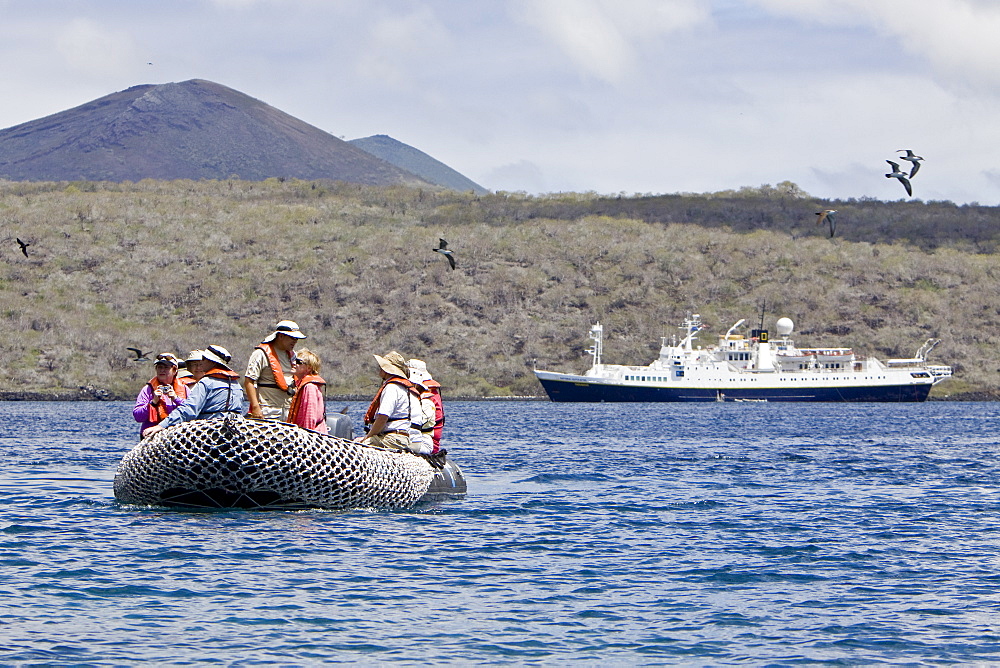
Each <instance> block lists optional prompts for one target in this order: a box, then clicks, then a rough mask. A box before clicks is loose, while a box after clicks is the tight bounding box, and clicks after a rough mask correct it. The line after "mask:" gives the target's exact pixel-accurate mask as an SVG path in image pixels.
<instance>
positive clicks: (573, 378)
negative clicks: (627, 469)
mask: <svg viewBox="0 0 1000 668" xmlns="http://www.w3.org/2000/svg"><path fill="white" fill-rule="evenodd" d="M744 322H745V321H743V320H740V321H739V322H737V323H736V324H735V325H733V326H732V327H730V328H729V330H728V331H727V332H726V333H725V334H723V335H721V336H719V337H718V342H717V343H716V344H715V345H710V346H707V347H702V346H700V345H696V343H695V342H696V339H697V336H698V333H699V331H701V330H702V329H703V325H702V322H701V318H700V316H699V315H697V314H695V315H693V316H690V317H688V318H686V319H685V320H684V323H683V324H682V325H681V327H680V329H681V332H682V334H681V336H680V339H679V340H678V337H677V336H673V337H663V339H662V340H661V347H660V354H659V357H658V358H657V359H655V360H654V361H653V362H651V363H650V364H648V365H646V366H625V365H618V364H604V363H603V362H602V360H601V356H602V354H603V346H604V341H603V337H604V328H603V327H602V326H601V324H600V323H597V324H596V325H594V326H593V327H592V328H591V330H590V338H591V340H593V345H592V346H591V347H590V348H589V349H588V352H589V353H590V354H591V355H592V357H593V364H592V366H591V368H590V369H589V370H588V371H586V372H585V373H584V374H583V375H574V374H561V373H556V372H551V371H542V370H536V371H535V375H536V376H537V377H538V379H539V381H540V382H541V383H542V386H543V387H544V388H545V391H546V392H547V393H548V395H549V397H550V398H551V399H552V400H553V401H727V400H733V401H738V400H757V401H924V400H925V399H926V398H927V395H928V393H929V392H930V388H931V387H932V386H933V385H934V384H935V383H938V382H940V381H941V380H944V379H945V378H949V377H951V367H948V366H939V365H931V364H928V363H927V356H928V355H929V353H930V352H931V350H932V349H933V348H934V346H935V345H937V343H938V340H937V339H928V340H927V341H926V342H925V343H924V345H922V346H921V347H920V349H919V350H917V352H916V354H915V355H914V356H913V357H912V358H906V359H890V360H887V361H886V362H884V363H883V362H881V361H879V360H878V359H876V358H875V357H862V356H858V355H856V354H855V353H854V351H853V349H851V348H839V347H815V348H799V347H797V346H796V345H795V343H794V341H793V340H792V339H791V338H790V336H791V334H792V331H793V329H794V324H793V323H792V321H791V320H790V319H789V318H780V319H779V320H778V321H777V323H775V328H776V331H777V335H778V337H777V338H776V339H774V340H772V339H771V338H770V336H769V332H768V330H766V329H754V330H751V331H750V332H749V334H748V335H745V334H740V333H737V332H738V331H740V329H741V327H742V326H743V324H744ZM668 338H669V341H668Z"/></svg>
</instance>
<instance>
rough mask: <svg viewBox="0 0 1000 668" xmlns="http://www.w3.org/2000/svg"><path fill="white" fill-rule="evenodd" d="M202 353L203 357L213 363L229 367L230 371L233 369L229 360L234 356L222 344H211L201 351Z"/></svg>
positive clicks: (225, 367)
mask: <svg viewBox="0 0 1000 668" xmlns="http://www.w3.org/2000/svg"><path fill="white" fill-rule="evenodd" d="M201 355H202V359H204V360H208V361H209V362H211V363H212V364H215V365H218V366H221V367H222V368H224V369H229V370H230V371H232V368H230V366H229V362H230V361H232V359H233V356H232V355H230V354H229V351H228V350H226V349H225V348H223V347H222V346H217V345H214V344H213V345H210V346H208V347H207V348H205V349H204V350H203V351H201Z"/></svg>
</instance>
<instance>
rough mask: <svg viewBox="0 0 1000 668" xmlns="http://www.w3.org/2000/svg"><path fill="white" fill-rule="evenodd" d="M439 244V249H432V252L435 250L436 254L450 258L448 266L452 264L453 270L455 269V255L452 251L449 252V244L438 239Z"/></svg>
mask: <svg viewBox="0 0 1000 668" xmlns="http://www.w3.org/2000/svg"><path fill="white" fill-rule="evenodd" d="M438 242H439V243H438V247H437V248H432V249H431V250H433V251H434V252H435V253H441V255H444V256H445V257H446V258H448V264H450V265H451V268H452V269H454V268H455V254H454V253H452V252H451V251H450V250H448V242H447V241H445V240H444V239H438Z"/></svg>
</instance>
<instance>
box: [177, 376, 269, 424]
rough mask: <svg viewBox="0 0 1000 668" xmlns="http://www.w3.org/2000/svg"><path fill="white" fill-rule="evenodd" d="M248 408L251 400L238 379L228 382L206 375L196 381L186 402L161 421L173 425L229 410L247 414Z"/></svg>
mask: <svg viewBox="0 0 1000 668" xmlns="http://www.w3.org/2000/svg"><path fill="white" fill-rule="evenodd" d="M182 409H183V410H182ZM248 410H250V402H248V401H247V400H246V397H245V396H244V395H243V388H242V387H240V383H239V381H238V380H236V379H234V380H233V381H232V382H226V381H224V380H220V379H219V378H212V377H211V376H205V377H204V378H202V379H201V380H199V381H198V382H197V383H195V385H194V387H192V388H191V391H190V392H189V393H188V398H187V399H185V400H184V403H183V404H181V405H180V406H178V407H177V408H175V409H174V411H173V412H172V413H171V414H170V415H168V416H167V417H166V418H165V419H164V420H163V421H162V422H160V426H161V427H172V426H174V425H175V424H180V423H181V422H187V421H188V420H201V419H204V418H210V417H213V416H215V415H218V414H221V413H227V412H233V413H239V414H240V415H246V413H247V411H248Z"/></svg>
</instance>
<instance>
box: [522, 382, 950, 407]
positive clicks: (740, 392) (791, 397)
mask: <svg viewBox="0 0 1000 668" xmlns="http://www.w3.org/2000/svg"><path fill="white" fill-rule="evenodd" d="M538 380H539V382H541V384H542V387H543V388H545V392H546V393H547V394H548V395H549V398H550V399H551V400H552V401H591V402H601V401H642V402H668V401H720V400H722V401H737V400H751V401H768V402H771V401H838V402H844V401H846V402H860V401H877V402H918V401H926V400H927V395H928V394H929V393H930V391H931V384H930V383H924V384H919V385H913V384H906V385H879V386H875V387H873V386H867V387H865V386H853V387H794V388H792V387H789V388H783V387H776V388H732V389H726V390H714V389H702V388H682V387H638V386H630V385H609V384H605V383H583V382H579V381H558V380H552V379H543V378H539V379H538ZM720 393H721V395H720Z"/></svg>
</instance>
